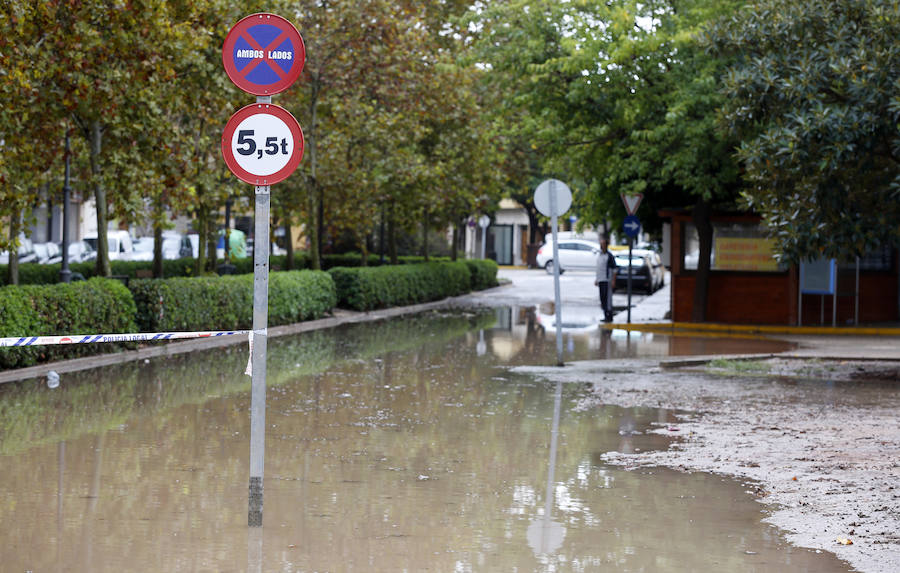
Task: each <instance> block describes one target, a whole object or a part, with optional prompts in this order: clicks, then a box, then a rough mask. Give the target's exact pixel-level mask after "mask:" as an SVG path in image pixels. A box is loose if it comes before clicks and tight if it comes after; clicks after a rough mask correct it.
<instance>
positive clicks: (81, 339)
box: [0, 330, 250, 347]
mask: <svg viewBox="0 0 900 573" xmlns="http://www.w3.org/2000/svg"><path fill="white" fill-rule="evenodd" d="M248 332H250V331H249V330H219V331H212V332H135V333H127V334H77V335H70V336H22V337H17V336H13V337H7V338H0V346H10V347H12V346H47V345H53V344H93V343H98V342H140V341H153V340H177V339H185V338H211V337H216V336H234V335H238V334H247V333H248Z"/></svg>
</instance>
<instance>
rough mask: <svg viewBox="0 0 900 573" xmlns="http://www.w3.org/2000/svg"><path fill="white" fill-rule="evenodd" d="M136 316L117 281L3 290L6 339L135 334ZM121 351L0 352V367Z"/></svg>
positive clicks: (86, 347)
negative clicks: (117, 333)
mask: <svg viewBox="0 0 900 573" xmlns="http://www.w3.org/2000/svg"><path fill="white" fill-rule="evenodd" d="M134 316H135V305H134V300H133V299H132V297H131V294H130V293H129V292H128V289H127V288H125V285H123V284H122V283H121V282H119V281H117V280H112V279H99V278H95V279H91V280H88V281H84V282H77V283H71V284H55V285H48V286H37V285H27V286H11V287H10V286H7V287H2V288H0V336H2V337H10V336H26V335H31V336H37V335H41V336H52V335H60V334H92V333H98V334H107V333H115V332H134V331H135V329H136V328H137V326H136V324H135V322H134ZM98 347H99V348H98ZM117 347H118V348H121V346H118V345H113V344H101V345H96V344H74V345H72V346H30V347H23V348H0V367H2V368H21V367H24V366H31V365H33V364H37V363H38V362H45V361H48V360H59V359H62V358H71V357H74V356H83V355H87V354H97V353H98V351H99V352H104V351H110V350H115V349H116V348H117Z"/></svg>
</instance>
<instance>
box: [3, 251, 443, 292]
mask: <svg viewBox="0 0 900 573" xmlns="http://www.w3.org/2000/svg"><path fill="white" fill-rule="evenodd" d="M431 261H432V262H449V261H450V259H449V258H447V257H432V258H431ZM223 262H224V261H222V260H218V261H216V264H217V265H221V264H222V263H223ZM397 262H398V263H399V264H417V263H422V262H425V259H424V257H420V256H403V257H398V258H397ZM109 264H110V270H111V272H112V275H113V276H115V277H124V278H127V279H129V280H130V279H135V278H138V276H139V275H144V276H142V277H141V278H148V274H149V273H151V272H152V271H153V261H110V262H109ZM195 264H196V263H195V260H194V259H176V260H164V261H163V278H173V277H190V276H196V273H195V272H194V267H195ZM231 264H232V265H233V266H234V273H233V274H236V275H243V274H249V273H252V272H253V259H252V257H247V258H244V259H235V260H233V261H232V262H231ZM387 264H390V263H389V262H388V261H387V259H386V260H385V265H387ZM367 265H368V266H370V267H377V266H382V264H381V257H380V256H379V255H373V254H370V255H369V256H368V260H367ZM359 266H362V255H361V254H359V253H346V254H342V255H323V256H322V270H328V269H331V268H334V267H359ZM269 267H270V268H271V269H272V270H273V271H284V270H287V256H285V255H273V256H271V257H269ZM61 268H62V265H61V264H59V263H56V264H52V265H42V264H38V263H23V264H20V265H19V284H20V285H37V284H40V285H49V284H56V283H58V282H59V271H60V269H61ZM308 268H309V255H308V254H307V253H306V252H305V251H299V252H296V253H294V268H293V270H303V269H308ZM69 270H71V271H72V272H73V273H80V274H81V276H83V277H84V278H86V279H89V278H91V277H94V276H96V270H95V263H94V261H88V262H84V263H72V264H70V265H69ZM6 275H7V272H6V265H0V285H4V284H6ZM210 276H212V275H210Z"/></svg>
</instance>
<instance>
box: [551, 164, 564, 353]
mask: <svg viewBox="0 0 900 573" xmlns="http://www.w3.org/2000/svg"><path fill="white" fill-rule="evenodd" d="M557 214H558V213H557V205H556V181H555V180H553V179H551V180H550V226H551V229H552V230H553V300H554V303H555V305H554V306H555V307H556V365H557V366H563V359H562V347H563V344H562V301H561V300H560V296H559V241H558V240H557V237H556V235H557V221H556V216H557Z"/></svg>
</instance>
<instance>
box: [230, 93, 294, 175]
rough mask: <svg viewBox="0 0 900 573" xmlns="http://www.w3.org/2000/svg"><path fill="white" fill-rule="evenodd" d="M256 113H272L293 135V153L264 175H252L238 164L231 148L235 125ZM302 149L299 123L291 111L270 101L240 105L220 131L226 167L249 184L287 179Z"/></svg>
mask: <svg viewBox="0 0 900 573" xmlns="http://www.w3.org/2000/svg"><path fill="white" fill-rule="evenodd" d="M257 114H261V115H265V114H268V115H274V116H275V117H277V118H278V119H280V120H282V121H283V122H284V123H286V124H287V126H288V129H290V130H291V135H293V136H294V153H293V154H292V155H291V158H290V159H289V160H288V162H287V165H285V166H284V167H282V168H281V169H280V170H278V171H276V172H275V173H273V174H271V175H266V176H262V175H254V174H253V173H250V172H249V171H247V170H246V169H244V168H243V167H241V166H240V165H238V162H237V159H235V157H234V153H233V152H232V150H231V138H232V137H233V136H234V131H235V130H236V129H237V126H238V125H239V124H240V123H241V122H242V121H244V120H245V119H247V118H248V117H250V116H251V115H257ZM298 142H299V145H298ZM304 149H305V142H304V140H303V130H302V129H300V123H299V122H298V121H297V119H296V118H295V117H294V116H293V115H291V112H289V111H288V110H286V109H284V108H283V107H281V106H277V105H275V104H271V103H254V104H250V105H248V106H244V107H242V108H241V109H239V110H237V111H236V112H235V113H234V115H232V116H231V118H230V119H229V120H228V123H226V124H225V131H223V132H222V157H223V158H224V159H225V165H227V166H228V169H229V170H230V171H231V172H232V173H234V176H235V177H237V178H238V179H240V180H241V181H243V182H244V183H249V184H251V185H274V184H275V183H280V182H282V181H284V180H285V179H287V178H288V177H289V176H290V175H291V173H293V172H294V170H296V169H297V166H298V165H300V160H301V159H303V151H304Z"/></svg>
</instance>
